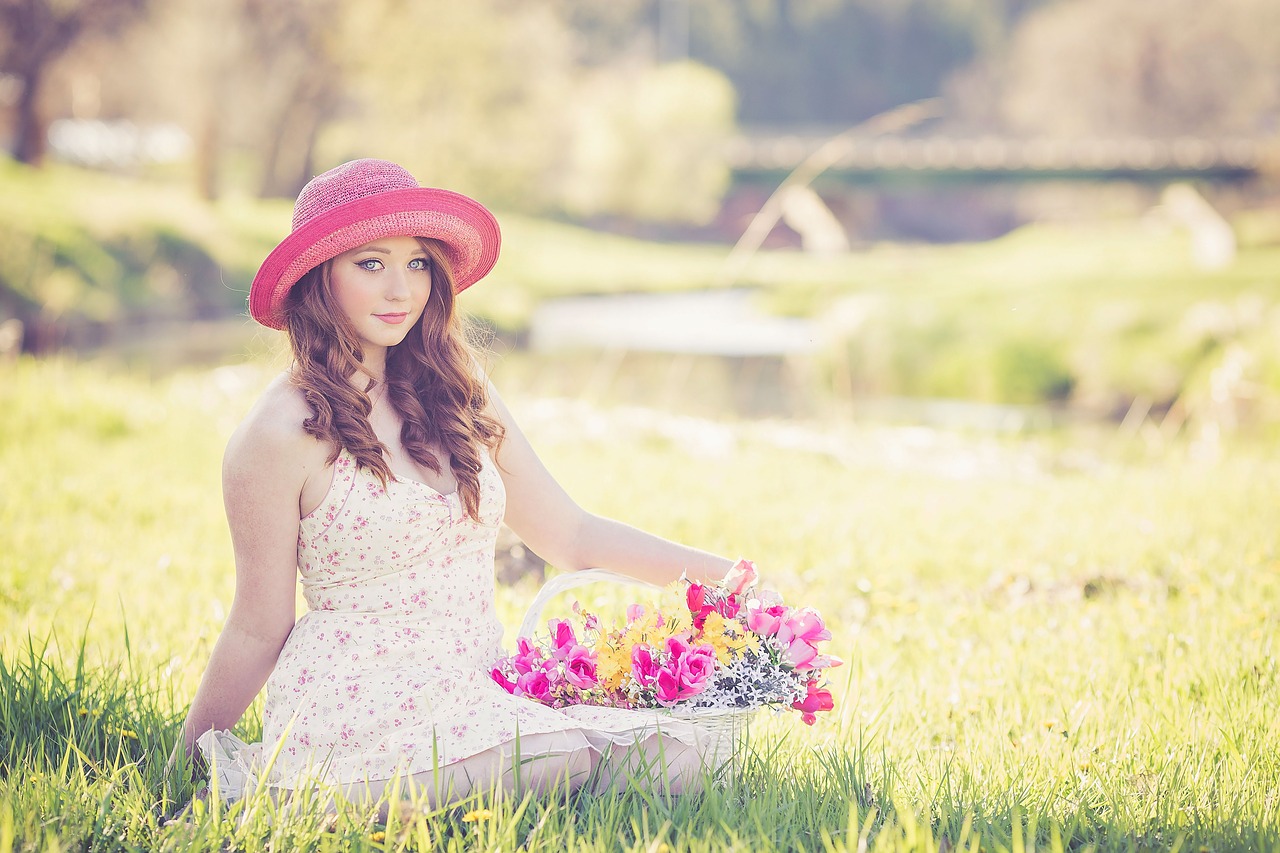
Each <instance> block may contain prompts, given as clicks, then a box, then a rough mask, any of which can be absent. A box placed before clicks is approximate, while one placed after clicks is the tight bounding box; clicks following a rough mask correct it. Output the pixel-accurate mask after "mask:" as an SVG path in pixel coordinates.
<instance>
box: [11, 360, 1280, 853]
mask: <svg viewBox="0 0 1280 853" xmlns="http://www.w3.org/2000/svg"><path fill="white" fill-rule="evenodd" d="M270 373H271V370H270V369H269V368H266V367H263V366H261V365H257V364H251V365H246V366H238V367H225V368H220V369H217V370H213V371H206V372H182V373H177V374H175V375H172V376H169V377H166V378H163V379H150V378H145V377H141V376H138V375H131V374H126V373H121V372H118V371H114V372H113V371H108V370H105V369H103V368H100V367H95V366H93V365H89V364H76V363H73V362H68V361H48V362H38V363H37V362H30V361H20V362H18V363H16V364H12V365H0V626H2V627H0V850H10V849H13V850H54V849H68V848H70V849H93V850H109V849H121V850H133V849H144V850H151V849H156V850H160V849H165V850H178V849H219V850H220V849H247V850H264V849H273V850H279V849H294V848H302V847H308V846H313V847H315V848H316V849H333V850H337V849H372V850H383V849H404V848H410V849H418V850H427V849H433V847H439V848H443V849H492V850H513V849H516V848H522V849H525V850H528V851H535V850H563V849H570V850H614V849H624V850H637V851H639V850H646V851H647V850H653V851H656V850H664V849H666V850H695V851H701V850H721V849H736V850H744V851H745V850H753V851H754V850H769V849H806V850H808V849H812V850H821V849H833V850H855V849H870V850H892V851H933V850H941V849H945V850H957V849H964V850H974V849H988V850H1009V851H1021V850H1030V849H1032V848H1040V849H1051V850H1058V849H1071V850H1079V849H1098V850H1148V849H1153V850H1154V849H1180V850H1202V849H1203V850H1211V851H1223V850H1266V849H1280V751H1278V750H1277V744H1280V715H1277V713H1276V708H1277V707H1278V706H1280V668H1278V665H1277V649H1276V640H1277V637H1280V535H1277V533H1276V529H1277V528H1276V524H1275V519H1276V518H1277V516H1278V514H1280V497H1277V492H1276V489H1275V488H1274V483H1275V482H1276V480H1277V477H1280V461H1277V460H1276V458H1275V456H1274V454H1273V453H1270V452H1269V451H1270V448H1269V447H1267V446H1263V445H1256V446H1255V445H1251V444H1249V443H1247V442H1244V441H1241V442H1239V443H1236V444H1227V445H1226V446H1225V447H1223V448H1222V449H1221V452H1220V453H1218V454H1216V455H1215V456H1213V457H1205V456H1203V455H1199V454H1197V453H1194V452H1192V448H1191V446H1190V445H1184V444H1172V445H1165V446H1164V447H1163V449H1162V450H1161V451H1160V452H1159V453H1156V452H1154V451H1153V450H1152V449H1151V448H1150V447H1148V446H1146V445H1142V444H1138V443H1136V441H1135V440H1125V439H1122V438H1120V437H1118V436H1116V435H1104V436H1102V437H1099V436H1097V435H1095V436H1093V437H1091V438H1089V439H1088V440H1079V439H1077V438H1076V437H1074V436H1064V435H1060V434H1030V435H1024V436H1022V437H1019V438H1016V439H1013V438H1010V439H1001V440H996V439H993V438H991V437H989V436H984V435H981V434H969V435H965V434H956V433H947V432H938V431H931V430H925V429H920V428H893V427H887V426H872V425H866V424H863V425H858V424H848V423H843V424H840V423H826V424H809V425H806V424H797V423H788V424H781V423H768V422H751V423H747V422H743V423H721V422H708V421H695V420H691V419H679V418H672V417H661V416H655V415H653V414H652V413H647V412H637V411H629V410H621V409H618V410H601V409H593V408H590V407H587V406H585V405H584V404H581V403H570V402H565V401H555V400H538V399H531V398H526V397H522V396H521V394H520V389H519V388H518V387H506V386H503V385H502V375H501V365H499V373H498V380H499V384H500V387H504V388H505V390H506V394H507V397H508V402H509V403H510V404H511V405H512V408H513V409H514V411H515V412H516V415H517V418H519V419H520V420H521V421H522V422H523V424H524V426H525V429H526V431H527V432H528V433H529V434H530V436H531V437H532V439H533V440H534V442H535V445H536V446H537V447H538V448H539V449H540V451H541V453H542V455H543V457H544V459H545V460H546V462H547V463H548V465H549V466H550V467H551V469H552V470H553V471H554V472H555V473H556V474H557V476H558V477H559V478H560V479H561V481H562V482H563V483H564V484H565V485H566V486H567V487H568V488H569V490H570V492H571V493H573V494H574V495H575V496H576V497H577V498H578V499H579V501H580V502H581V503H583V504H584V505H585V506H587V507H588V508H590V509H592V510H595V511H599V512H602V513H606V514H609V515H613V516H615V517H618V518H621V519H624V520H626V521H629V522H632V523H635V524H638V525H640V526H642V527H646V528H648V529H651V530H653V531H655V532H658V533H661V534H664V535H667V536H670V537H673V538H676V539H679V540H682V541H686V542H689V543H691V544H696V545H699V546H702V547H706V548H709V549H712V550H716V551H720V552H722V553H725V554H728V555H738V554H741V555H746V556H750V557H752V558H754V559H756V560H757V562H758V563H759V564H760V565H761V567H762V569H763V571H764V572H765V574H766V579H767V581H768V582H769V584H770V585H771V586H773V587H775V588H777V589H779V590H780V591H782V592H783V594H784V595H785V596H786V597H787V598H788V600H792V601H807V602H813V603H815V604H817V605H818V606H819V607H820V608H821V609H822V610H823V612H824V614H825V615H826V616H827V618H828V622H829V624H830V625H831V626H832V628H833V630H834V632H835V642H834V644H833V645H834V646H835V647H836V648H835V649H834V651H835V652H836V653H838V654H841V655H842V656H844V657H845V658H846V659H847V661H848V665H847V666H846V667H845V668H844V669H842V670H836V671H835V675H836V681H837V684H836V687H835V692H836V694H837V710H836V711H835V712H834V713H833V714H831V715H829V718H828V719H825V720H821V721H820V722H819V724H818V725H817V726H816V727H814V728H813V729H806V728H805V727H803V726H801V725H798V724H797V721H794V720H792V719H790V718H789V717H788V718H785V719H783V718H776V719H775V718H772V717H769V716H767V715H766V716H764V717H762V718H759V719H758V720H757V721H756V722H755V724H754V726H753V729H752V736H751V741H750V744H751V746H750V751H749V752H748V754H747V756H746V758H745V761H744V765H743V768H742V771H741V773H740V775H739V777H738V778H737V780H736V781H735V782H734V783H733V784H730V785H727V786H725V787H720V788H715V789H713V790H711V791H709V792H708V793H707V794H705V795H703V796H697V797H688V798H684V799H681V800H677V801H674V802H669V801H666V800H664V799H662V798H655V797H654V796H652V795H651V794H649V793H646V792H643V791H636V792H634V793H632V794H629V795H627V796H624V797H620V798H592V797H588V796H580V795H576V796H559V797H549V798H544V799H538V798H506V799H497V800H493V799H490V798H485V797H480V798H477V799H476V800H474V801H472V802H469V803H466V804H463V805H462V806H461V807H459V808H457V809H450V810H443V811H439V812H429V813H424V814H422V815H419V816H417V817H415V818H413V819H411V820H408V821H407V822H406V821H396V820H393V821H392V822H391V824H389V825H386V826H384V825H381V824H378V823H376V822H375V821H374V820H373V819H372V818H371V816H370V814H369V813H367V811H362V810H360V809H357V808H349V809H343V810H340V812H339V813H338V814H337V815H336V817H334V818H332V819H325V818H324V817H323V816H321V815H320V814H319V813H318V810H317V809H314V808H305V807H300V808H298V809H297V810H293V811H290V810H285V809H281V808H279V807H274V806H272V805H271V804H270V803H268V802H265V801H263V800H251V801H249V802H248V803H247V804H245V805H237V806H234V807H232V808H231V809H212V810H204V811H201V812H199V813H198V814H196V815H195V816H194V818H193V819H192V820H191V821H189V822H186V823H183V824H179V825H174V826H164V825H163V823H164V821H163V817H164V815H165V814H166V813H167V812H168V811H169V810H171V809H172V808H173V806H174V805H175V803H177V802H179V801H182V800H184V799H185V797H186V796H188V795H189V793H190V792H189V789H182V788H177V789H174V788H166V787H165V785H164V784H163V782H162V778H161V768H162V766H163V763H164V758H165V756H166V755H167V754H168V751H169V749H170V747H171V745H172V744H173V741H174V738H175V736H176V733H177V726H178V723H179V721H180V720H181V718H182V716H183V714H184V713H185V705H186V703H187V702H189V700H190V697H191V695H192V693H193V691H194V687H195V684H196V681H197V679H198V678H199V675H200V669H201V667H202V666H203V664H204V661H205V660H206V658H207V654H208V651H209V648H210V646H211V643H212V641H213V640H214V638H215V637H216V634H217V631H218V629H219V627H220V625H221V622H222V619H223V618H224V617H225V613H226V608H227V606H228V605H229V602H230V599H231V593H232V566H231V562H230V548H229V545H228V541H227V536H226V533H225V529H224V522H223V519H222V510H221V502H220V497H219V485H218V467H219V458H220V454H221V450H222V446H223V443H224V442H225V440H226V438H227V436H228V434H229V433H230V431H231V429H232V428H233V426H234V424H235V423H236V422H237V421H238V420H239V418H240V417H241V416H242V414H243V413H244V411H245V410H246V409H247V407H248V405H249V404H250V401H251V400H252V399H253V397H254V396H255V395H256V393H257V392H258V391H259V390H260V389H261V387H262V386H263V385H264V384H265V382H266V381H267V380H268V378H269V376H270ZM534 588H535V584H534V582H533V581H532V580H531V579H530V580H526V581H524V582H521V583H519V584H517V585H515V586H514V587H510V588H503V589H501V590H500V592H499V600H500V605H501V608H502V615H503V618H504V621H505V622H506V623H507V625H508V627H509V628H511V627H513V626H514V624H515V623H516V622H518V619H519V616H520V614H521V612H522V610H523V606H524V604H525V602H527V601H528V599H529V598H530V596H531V594H532V592H533V590H534ZM605 597H607V595H605ZM508 640H510V632H509V635H508ZM256 713H257V712H256V710H255V711H254V712H253V713H251V714H249V715H248V717H247V719H246V721H245V722H244V725H243V727H242V728H243V731H242V734H244V735H245V736H246V737H252V736H254V735H255V734H256V732H257V726H258V722H257V717H256ZM486 810H487V811H486ZM468 818H469V819H468Z"/></svg>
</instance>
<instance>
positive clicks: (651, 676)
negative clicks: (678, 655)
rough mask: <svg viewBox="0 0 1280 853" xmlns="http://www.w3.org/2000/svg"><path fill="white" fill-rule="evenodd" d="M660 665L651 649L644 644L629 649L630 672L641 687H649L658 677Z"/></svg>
mask: <svg viewBox="0 0 1280 853" xmlns="http://www.w3.org/2000/svg"><path fill="white" fill-rule="evenodd" d="M660 669H661V667H660V666H659V664H658V660H657V658H655V657H654V655H653V650H652V649H650V648H649V647H648V646H645V645H637V646H635V647H633V648H632V649H631V674H632V675H633V676H635V679H636V683H637V684H639V685H640V686H641V687H646V688H647V687H649V686H650V685H652V684H653V682H654V681H655V680H656V679H657V677H658V671H659V670H660Z"/></svg>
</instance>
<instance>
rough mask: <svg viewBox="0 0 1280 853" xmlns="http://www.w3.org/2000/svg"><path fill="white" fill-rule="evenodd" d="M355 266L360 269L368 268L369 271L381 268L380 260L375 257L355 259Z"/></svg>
mask: <svg viewBox="0 0 1280 853" xmlns="http://www.w3.org/2000/svg"><path fill="white" fill-rule="evenodd" d="M356 266H358V267H360V269H362V270H368V271H369V272H377V271H378V270H380V269H382V261H380V260H378V259H377V258H366V259H365V260H363V261H356Z"/></svg>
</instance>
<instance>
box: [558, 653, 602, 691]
mask: <svg viewBox="0 0 1280 853" xmlns="http://www.w3.org/2000/svg"><path fill="white" fill-rule="evenodd" d="M564 677H565V680H566V681H568V682H569V683H570V684H572V685H573V686H574V687H578V688H582V689H586V688H590V687H595V686H596V684H597V683H598V682H597V681H596V656H595V655H594V654H593V653H592V651H591V650H590V649H588V648H587V647H586V646H574V647H573V648H571V649H570V650H569V652H568V653H567V654H566V655H565V659H564Z"/></svg>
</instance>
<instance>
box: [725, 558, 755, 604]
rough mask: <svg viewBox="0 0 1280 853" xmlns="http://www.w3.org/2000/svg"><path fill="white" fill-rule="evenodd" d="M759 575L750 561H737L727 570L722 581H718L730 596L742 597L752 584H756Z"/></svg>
mask: <svg viewBox="0 0 1280 853" xmlns="http://www.w3.org/2000/svg"><path fill="white" fill-rule="evenodd" d="M757 577H759V574H758V573H757V572H756V564H755V563H753V562H751V561H750V560H739V561H738V562H736V563H734V564H733V568H731V569H729V573H728V574H727V575H725V576H724V580H722V581H720V585H721V586H722V587H724V588H725V589H727V590H729V593H730V594H731V595H742V593H743V592H745V591H746V590H747V588H748V587H750V586H751V585H752V584H754V583H755V582H756V578H757Z"/></svg>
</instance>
